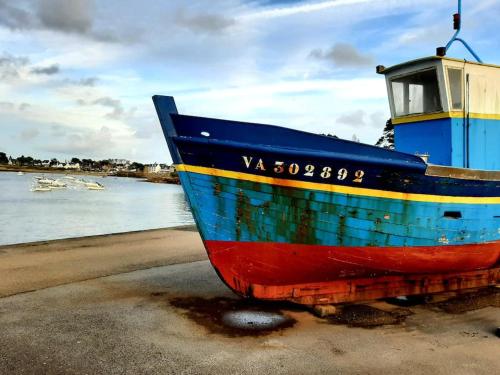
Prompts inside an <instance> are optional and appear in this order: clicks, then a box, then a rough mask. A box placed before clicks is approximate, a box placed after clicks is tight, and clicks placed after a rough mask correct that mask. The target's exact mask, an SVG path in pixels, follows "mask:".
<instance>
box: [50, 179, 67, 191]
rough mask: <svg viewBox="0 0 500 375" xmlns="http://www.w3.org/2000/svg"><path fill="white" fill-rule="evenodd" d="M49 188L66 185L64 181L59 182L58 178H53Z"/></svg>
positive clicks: (59, 187) (62, 187)
mask: <svg viewBox="0 0 500 375" xmlns="http://www.w3.org/2000/svg"><path fill="white" fill-rule="evenodd" d="M50 187H51V188H56V189H64V188H65V187H66V184H65V183H64V182H61V181H59V180H55V181H54V182H52V183H51V184H50Z"/></svg>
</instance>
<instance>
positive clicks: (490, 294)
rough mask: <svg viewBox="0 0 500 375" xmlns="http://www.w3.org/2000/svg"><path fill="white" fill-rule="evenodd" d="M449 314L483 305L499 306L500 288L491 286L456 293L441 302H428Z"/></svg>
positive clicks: (480, 307) (459, 312) (479, 307)
mask: <svg viewBox="0 0 500 375" xmlns="http://www.w3.org/2000/svg"><path fill="white" fill-rule="evenodd" d="M430 306H431V307H437V308H438V309H440V310H443V311H445V312H447V313H449V314H461V313H464V312H467V311H472V310H478V309H482V308H485V307H490V306H493V307H500V289H498V288H495V287H492V288H485V289H481V290H477V291H474V292H470V293H465V294H461V295H458V296H456V297H453V298H450V299H449V300H446V301H443V302H437V303H433V304H430Z"/></svg>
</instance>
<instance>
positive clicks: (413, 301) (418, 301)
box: [384, 295, 431, 307]
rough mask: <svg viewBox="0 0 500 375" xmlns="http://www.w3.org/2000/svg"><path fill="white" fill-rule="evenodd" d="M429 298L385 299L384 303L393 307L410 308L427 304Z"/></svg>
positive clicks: (403, 297)
mask: <svg viewBox="0 0 500 375" xmlns="http://www.w3.org/2000/svg"><path fill="white" fill-rule="evenodd" d="M430 300H431V297H430V296H428V295H417V296H399V297H394V298H386V299H385V300H384V301H385V302H387V303H389V304H391V305H395V306H401V307H412V306H418V305H423V304H426V303H428V302H429V301H430Z"/></svg>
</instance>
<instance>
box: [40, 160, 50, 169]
mask: <svg viewBox="0 0 500 375" xmlns="http://www.w3.org/2000/svg"><path fill="white" fill-rule="evenodd" d="M42 167H50V160H43V161H42Z"/></svg>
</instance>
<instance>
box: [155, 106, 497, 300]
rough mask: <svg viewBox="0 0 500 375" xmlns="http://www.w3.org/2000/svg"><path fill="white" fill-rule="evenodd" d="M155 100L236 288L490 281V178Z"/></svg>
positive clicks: (493, 265) (282, 293) (208, 238)
mask: <svg viewBox="0 0 500 375" xmlns="http://www.w3.org/2000/svg"><path fill="white" fill-rule="evenodd" d="M154 100H155V105H156V108H157V111H158V114H159V117H160V122H161V124H162V127H163V130H164V134H165V137H166V140H167V143H168V145H169V149H170V152H171V155H172V157H173V159H174V162H175V163H176V165H177V170H178V172H179V176H180V179H181V183H182V186H183V188H184V191H185V193H186V197H187V199H188V201H189V203H190V206H191V209H192V212H193V216H194V218H195V221H196V224H197V226H198V229H199V232H200V234H201V236H202V239H203V241H204V244H205V247H206V249H207V252H208V255H209V258H210V261H211V262H212V264H213V266H214V268H215V269H216V270H217V272H218V274H219V276H220V277H221V278H222V280H223V281H224V282H225V283H226V284H227V285H228V286H229V287H230V288H231V289H233V290H234V291H235V292H236V293H238V294H240V295H243V296H251V297H256V298H263V299H288V300H293V301H295V302H299V303H332V302H342V301H353V300H358V299H366V298H381V297H387V296H391V295H401V294H419V293H424V292H437V291H440V290H456V289H460V288H464V287H478V286H484V285H491V284H494V283H497V282H498V277H499V272H498V265H499V260H500V194H499V193H500V184H499V182H498V181H497V180H495V179H491V180H484V179H481V180H478V179H456V178H451V177H436V176H430V175H428V174H426V169H427V165H426V164H425V163H424V162H423V161H422V160H421V159H419V158H417V157H415V156H412V155H407V154H402V153H397V152H391V151H388V150H383V149H379V148H375V147H371V146H367V145H361V144H357V143H353V142H347V141H342V140H337V139H333V138H328V137H322V136H317V135H312V134H308V133H303V132H297V131H291V130H290V129H285V128H278V127H273V126H266V125H260V124H244V123H236V122H228V121H222V120H214V119H204V118H199V117H191V116H181V115H177V114H176V110H175V104H174V103H173V99H171V98H167V97H155V99H154ZM460 275H462V276H460ZM466 275H467V276H466ZM460 277H461V279H460ZM457 278H458V279H460V280H462V281H457V280H458V279H457ZM464 280H465V281H464ZM466 280H470V281H466ZM417 284H418V287H416V285H417ZM355 285H358V286H359V288H361V289H359V288H357V287H355ZM384 285H385V287H384ZM438 285H439V287H438ZM374 286H375V289H373V288H374ZM335 290H337V291H339V293H340V294H338V293H337V294H336V293H335ZM360 290H364V291H371V292H369V293H368V292H365V293H364V294H363V293H361V292H360ZM300 291H306V292H300ZM349 291H350V292H349ZM301 293H302V294H301ZM304 293H305V294H304ZM328 296H329V297H328Z"/></svg>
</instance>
